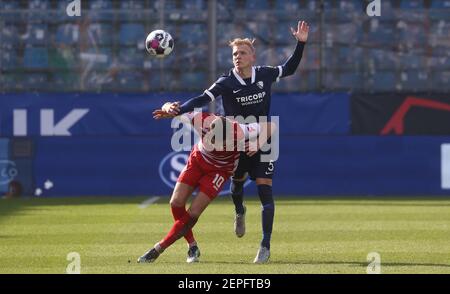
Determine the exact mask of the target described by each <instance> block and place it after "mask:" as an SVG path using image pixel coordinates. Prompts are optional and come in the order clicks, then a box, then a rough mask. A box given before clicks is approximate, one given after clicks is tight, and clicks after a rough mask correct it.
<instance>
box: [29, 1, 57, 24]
mask: <svg viewBox="0 0 450 294" xmlns="http://www.w3.org/2000/svg"><path fill="white" fill-rule="evenodd" d="M50 8H51V5H50V1H49V0H29V2H28V11H27V13H26V17H27V20H28V21H29V22H34V21H39V22H46V23H49V22H50V21H51V20H52V17H49V14H51V10H50Z"/></svg>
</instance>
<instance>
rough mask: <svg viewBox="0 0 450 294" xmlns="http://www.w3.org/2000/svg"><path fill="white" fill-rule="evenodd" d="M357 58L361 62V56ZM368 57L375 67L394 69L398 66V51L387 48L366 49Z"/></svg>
mask: <svg viewBox="0 0 450 294" xmlns="http://www.w3.org/2000/svg"><path fill="white" fill-rule="evenodd" d="M359 58H360V59H359V62H363V59H362V56H360V57H359ZM368 59H369V61H370V62H371V63H372V64H373V66H374V68H375V69H385V70H386V69H389V70H395V69H396V68H398V66H399V57H398V53H397V52H394V51H391V50H390V49H389V48H381V49H371V50H368Z"/></svg>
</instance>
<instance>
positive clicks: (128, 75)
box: [117, 71, 143, 92]
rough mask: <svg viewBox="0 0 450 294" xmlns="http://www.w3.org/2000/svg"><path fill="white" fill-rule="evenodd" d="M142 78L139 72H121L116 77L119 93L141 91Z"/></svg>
mask: <svg viewBox="0 0 450 294" xmlns="http://www.w3.org/2000/svg"><path fill="white" fill-rule="evenodd" d="M142 81H143V76H142V73H141V72H139V71H126V72H123V71H121V72H120V73H119V74H118V76H117V85H118V87H119V88H118V90H119V91H136V92H137V91H141V90H142Z"/></svg>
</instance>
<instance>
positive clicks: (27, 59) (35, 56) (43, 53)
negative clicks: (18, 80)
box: [23, 47, 48, 69]
mask: <svg viewBox="0 0 450 294" xmlns="http://www.w3.org/2000/svg"><path fill="white" fill-rule="evenodd" d="M23 66H24V67H25V68H27V69H47V68H48V51H47V48H35V47H27V48H25V52H24V57H23Z"/></svg>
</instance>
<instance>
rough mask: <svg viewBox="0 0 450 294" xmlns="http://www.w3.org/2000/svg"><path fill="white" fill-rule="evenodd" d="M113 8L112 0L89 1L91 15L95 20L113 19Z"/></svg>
mask: <svg viewBox="0 0 450 294" xmlns="http://www.w3.org/2000/svg"><path fill="white" fill-rule="evenodd" d="M111 9H113V5H112V1H111V0H90V1H89V10H90V11H89V17H90V19H91V20H93V21H103V20H105V21H107V20H113V19H114V13H113V12H112V11H111ZM108 10H109V11H108Z"/></svg>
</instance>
